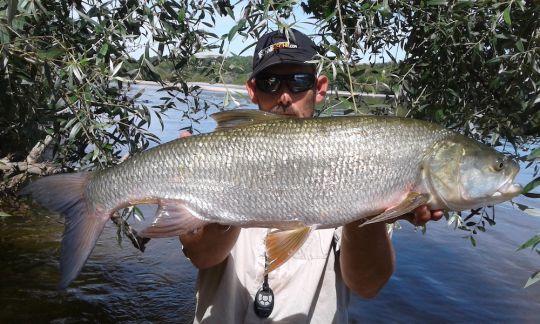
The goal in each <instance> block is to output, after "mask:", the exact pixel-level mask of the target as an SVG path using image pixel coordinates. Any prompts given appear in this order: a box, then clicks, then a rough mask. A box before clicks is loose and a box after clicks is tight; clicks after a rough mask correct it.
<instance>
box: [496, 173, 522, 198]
mask: <svg viewBox="0 0 540 324" xmlns="http://www.w3.org/2000/svg"><path fill="white" fill-rule="evenodd" d="M513 181H514V177H510V178H508V180H506V181H505V182H504V183H503V184H502V185H501V186H500V187H499V189H497V191H495V192H494V193H493V195H492V197H515V196H517V195H519V194H520V193H522V192H523V186H521V185H520V184H519V183H514V182H513Z"/></svg>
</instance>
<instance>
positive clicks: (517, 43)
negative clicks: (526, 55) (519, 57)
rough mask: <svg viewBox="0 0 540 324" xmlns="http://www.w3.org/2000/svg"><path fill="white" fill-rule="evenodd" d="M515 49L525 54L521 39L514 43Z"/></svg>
mask: <svg viewBox="0 0 540 324" xmlns="http://www.w3.org/2000/svg"><path fill="white" fill-rule="evenodd" d="M516 47H517V49H518V50H519V51H520V52H525V47H524V46H523V42H522V41H521V39H520V40H518V41H517V42H516Z"/></svg>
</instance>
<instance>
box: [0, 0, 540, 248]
mask: <svg viewBox="0 0 540 324" xmlns="http://www.w3.org/2000/svg"><path fill="white" fill-rule="evenodd" d="M299 10H303V11H304V12H305V13H307V14H309V15H311V16H312V17H313V20H312V21H313V25H312V28H313V30H314V35H313V36H314V37H315V39H316V40H317V42H318V43H319V46H320V54H321V56H320V57H319V58H318V62H319V69H320V71H324V72H325V73H327V74H328V75H329V76H330V77H331V80H332V83H333V89H335V90H336V89H340V90H347V91H349V93H350V94H349V95H348V96H346V97H345V98H343V97H338V98H337V99H335V98H336V96H331V98H333V99H329V101H328V103H327V104H326V106H325V107H322V110H324V109H327V108H328V107H332V106H333V105H335V104H339V105H341V106H343V107H346V110H351V111H358V107H359V106H360V105H359V103H360V102H361V101H362V100H363V98H362V97H361V95H360V94H358V93H359V92H361V91H366V90H373V91H381V90H384V91H385V92H387V93H393V94H394V96H393V98H394V99H393V103H392V104H388V103H385V104H382V105H381V104H379V105H378V106H376V107H374V109H371V112H373V113H379V114H402V115H406V116H408V117H414V118H420V119H427V120H432V121H435V122H437V123H440V124H443V125H444V126H447V127H450V128H453V129H455V130H457V131H461V132H463V133H465V134H467V135H469V136H472V137H475V138H477V139H479V140H482V141H484V142H487V143H488V144H491V145H493V146H497V147H498V148H499V149H501V150H504V151H507V153H508V154H511V155H514V156H516V157H518V158H519V159H521V160H522V161H523V163H525V164H527V167H530V168H533V169H534V172H533V176H532V178H533V179H531V180H532V181H530V183H529V184H528V186H527V192H526V195H527V196H528V197H530V198H536V199H537V198H539V197H538V194H537V193H535V190H537V188H538V187H539V185H540V181H539V180H538V172H539V164H538V161H539V159H538V154H539V153H538V142H539V133H540V91H539V87H540V44H539V42H540V26H539V24H540V19H539V15H540V6H538V5H537V4H536V3H535V1H523V0H509V1H505V2H499V1H489V0H488V1H472V0H459V1H441V0H424V1H405V0H383V1H350V0H304V1H297V0H251V1H239V2H236V3H231V2H230V1H229V0H213V1H205V0H199V1H194V0H182V1H167V0H153V1H142V0H140V1H139V0H113V1H108V2H102V1H96V0H87V1H83V0H75V1H74V0H56V1H42V0H20V1H17V0H0V55H1V61H0V72H1V73H0V91H3V93H4V94H5V95H4V96H3V99H2V101H1V102H0V136H1V138H2V140H1V141H0V159H2V160H1V161H7V162H13V161H23V160H25V159H26V160H28V158H27V156H29V152H30V151H31V149H32V148H35V147H36V143H38V142H39V141H43V140H44V139H45V135H47V134H48V135H50V136H51V137H52V138H53V139H54V150H53V155H54V156H53V159H54V161H56V162H58V163H60V164H61V165H62V166H64V167H68V168H92V167H102V166H106V165H108V164H111V163H116V162H117V161H118V159H119V158H121V156H122V155H123V154H124V153H126V152H127V153H129V154H132V153H135V152H137V151H139V150H142V149H144V148H146V147H147V146H148V145H149V143H150V141H157V140H158V139H157V138H155V136H153V135H152V134H149V133H148V132H147V131H146V129H147V128H146V127H147V125H148V124H149V123H150V122H154V120H155V119H156V118H157V120H158V121H159V120H160V118H159V117H160V113H162V112H163V111H165V110H167V109H182V111H183V112H184V117H186V118H192V117H193V116H194V114H195V113H197V112H199V111H200V110H201V109H203V110H204V109H207V108H208V107H209V103H205V102H202V101H201V99H200V98H199V97H198V93H199V90H198V89H197V87H189V86H188V85H187V83H186V81H187V80H190V78H195V77H196V76H197V77H201V76H202V78H201V79H202V80H205V81H216V82H218V81H219V82H237V81H238V79H237V78H243V77H244V76H247V75H248V74H249V63H248V64H246V62H245V60H244V61H243V59H241V58H239V57H235V56H233V57H229V58H227V59H225V57H227V54H228V53H227V44H228V43H229V42H230V41H232V40H233V39H235V38H242V39H243V40H244V41H246V40H247V39H250V38H251V39H256V38H258V37H259V36H260V35H262V34H263V33H265V32H267V31H269V30H273V29H276V28H279V29H282V30H283V31H285V32H287V33H289V31H290V28H292V27H296V26H295V24H296V23H297V14H298V12H299ZM217 15H219V16H221V17H225V18H229V19H231V20H233V21H234V25H233V27H232V28H230V29H229V30H223V28H215V27H216V26H215V25H216V17H217ZM220 27H221V26H220ZM209 30H211V31H213V30H218V31H220V32H221V33H222V34H221V35H215V34H213V33H212V32H210V31H209ZM289 35H292V34H290V33H289ZM246 44H249V42H246ZM253 45H254V44H249V45H246V47H245V49H244V50H243V51H242V52H240V53H237V54H239V55H241V54H244V53H248V52H249V51H250V50H252V46H253ZM134 51H136V52H137V53H138V54H136V55H138V58H135V59H134V58H132V56H133V55H134V54H133V53H134ZM208 51H214V52H216V51H217V52H218V53H215V54H217V57H216V58H214V59H212V60H205V59H202V58H201V57H203V56H204V53H207V52H208ZM366 58H367V59H368V60H369V62H370V63H371V65H365V64H364V63H365V60H366ZM375 63H383V64H387V63H391V65H386V66H384V68H382V69H379V67H383V66H382V65H375ZM362 64H364V65H362ZM374 76H375V77H374ZM162 77H164V78H166V80H167V81H169V82H170V84H162V88H161V92H162V94H163V95H162V98H161V99H162V103H161V104H160V105H158V106H156V107H147V106H145V105H143V104H141V103H139V102H137V98H138V96H140V94H141V93H140V92H136V91H135V92H134V91H130V88H128V87H127V86H128V85H129V84H130V83H132V82H133V81H135V80H140V79H149V80H153V81H157V82H161V81H162ZM335 101H337V103H336V102H335ZM397 107H403V108H404V109H401V110H400V109H398V108H397ZM507 144H511V145H507ZM508 151H509V152H508ZM0 163H5V162H0ZM0 166H1V164H0ZM0 169H1V168H0ZM17 172H18V171H17V170H15V169H14V170H13V171H12V172H11V173H7V174H8V175H9V177H11V176H13V175H14V174H16V173H17ZM3 176H4V177H5V176H6V173H4V175H3ZM517 207H518V208H521V207H519V206H517ZM525 207H526V206H525ZM465 217H466V218H467V217H469V216H465ZM474 217H480V219H479V220H478V221H474V220H473V218H474ZM460 219H461V218H460ZM488 219H489V220H492V218H491V217H487V218H486V217H485V215H484V214H483V211H482V213H479V215H472V218H469V219H468V220H467V221H465V222H463V223H461V224H460V225H459V226H463V228H465V229H467V228H468V227H467V223H470V225H471V227H472V229H471V228H469V230H471V233H473V234H474V232H475V231H476V232H478V231H482V229H485V228H484V223H483V222H487V223H491V222H490V221H488ZM471 238H472V239H471V240H472V241H473V242H474V237H472V236H471Z"/></svg>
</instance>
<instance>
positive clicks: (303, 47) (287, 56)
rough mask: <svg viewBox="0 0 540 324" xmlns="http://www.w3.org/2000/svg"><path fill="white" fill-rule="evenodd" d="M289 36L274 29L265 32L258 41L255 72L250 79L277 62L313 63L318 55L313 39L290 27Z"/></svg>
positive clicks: (254, 60) (254, 55)
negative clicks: (311, 61)
mask: <svg viewBox="0 0 540 324" xmlns="http://www.w3.org/2000/svg"><path fill="white" fill-rule="evenodd" d="M289 31H290V32H292V34H293V35H294V36H292V35H291V34H289V38H288V39H287V36H286V35H285V34H284V33H281V32H279V31H272V32H269V33H267V34H264V35H263V36H262V37H261V38H259V40H258V41H257V46H256V47H255V53H254V54H253V72H252V73H251V76H250V79H253V78H254V77H256V76H257V74H259V72H261V71H262V70H264V69H266V68H268V67H270V66H274V65H277V64H285V63H289V64H313V63H307V61H310V60H313V59H314V58H315V56H316V55H317V46H316V45H315V43H313V41H312V40H311V39H310V38H309V37H307V36H306V35H304V34H302V33H301V32H299V31H298V30H296V29H289Z"/></svg>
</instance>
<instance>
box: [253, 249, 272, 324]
mask: <svg viewBox="0 0 540 324" xmlns="http://www.w3.org/2000/svg"><path fill="white" fill-rule="evenodd" d="M267 269H268V262H267V259H266V253H265V255H264V270H265V272H266V270H267ZM253 309H254V310H255V314H257V316H258V317H260V318H268V316H270V314H272V310H273V309H274V292H273V291H272V289H270V285H269V284H268V274H267V273H266V274H265V275H264V281H263V284H262V287H261V288H260V289H259V290H258V291H257V293H256V294H255V300H254V301H253Z"/></svg>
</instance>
